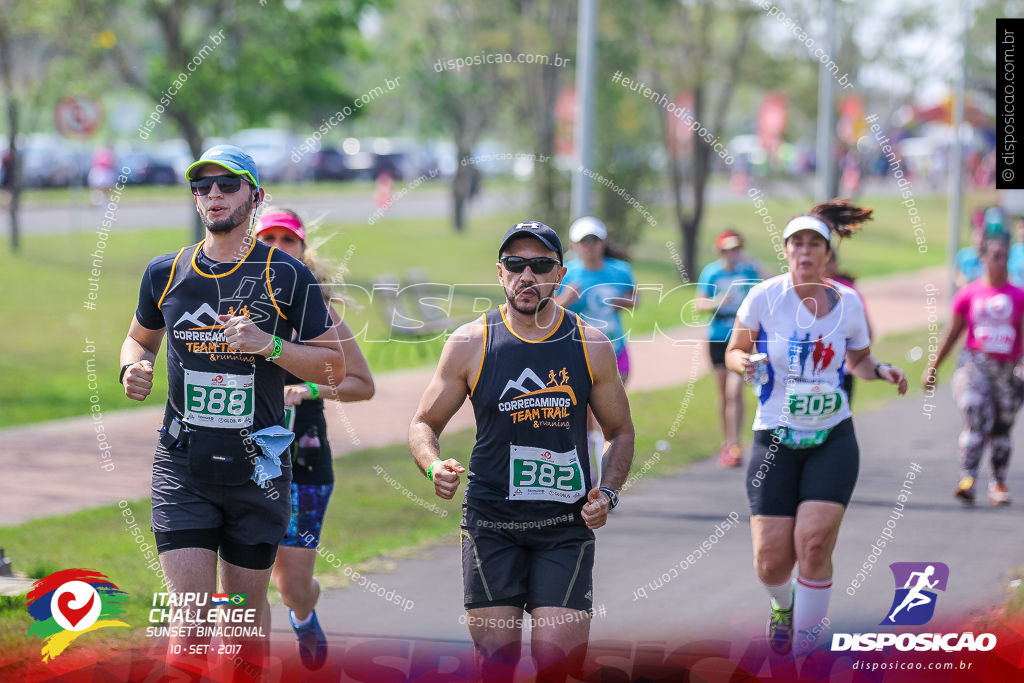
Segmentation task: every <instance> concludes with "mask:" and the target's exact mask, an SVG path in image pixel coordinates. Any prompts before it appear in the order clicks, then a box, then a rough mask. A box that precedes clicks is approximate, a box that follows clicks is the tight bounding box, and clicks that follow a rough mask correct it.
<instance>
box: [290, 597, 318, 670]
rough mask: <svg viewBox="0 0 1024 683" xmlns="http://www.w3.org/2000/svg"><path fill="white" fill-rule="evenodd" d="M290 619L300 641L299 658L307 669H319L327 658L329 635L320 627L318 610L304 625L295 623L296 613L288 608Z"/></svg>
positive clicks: (314, 611)
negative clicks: (317, 616)
mask: <svg viewBox="0 0 1024 683" xmlns="http://www.w3.org/2000/svg"><path fill="white" fill-rule="evenodd" d="M288 621H290V622H291V624H292V630H293V631H295V637H296V638H297V639H298V641H299V659H301V660H302V665H303V666H305V667H306V668H307V669H319V668H320V667H322V666H323V665H324V662H325V661H326V660H327V636H326V635H324V630H323V629H322V628H320V622H319V621H318V620H317V618H316V610H313V613H312V614H310V617H309V623H307V624H305V625H303V626H296V625H295V615H294V614H292V611H291V610H288Z"/></svg>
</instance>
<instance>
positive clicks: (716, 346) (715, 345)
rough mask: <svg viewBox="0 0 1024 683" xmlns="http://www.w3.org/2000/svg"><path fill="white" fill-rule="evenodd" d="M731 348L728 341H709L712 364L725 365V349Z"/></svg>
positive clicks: (715, 365)
mask: <svg viewBox="0 0 1024 683" xmlns="http://www.w3.org/2000/svg"><path fill="white" fill-rule="evenodd" d="M727 348H729V342H728V341H714V340H712V341H709V342H708V355H709V356H711V365H712V366H713V367H716V368H724V367H725V350H726V349H727Z"/></svg>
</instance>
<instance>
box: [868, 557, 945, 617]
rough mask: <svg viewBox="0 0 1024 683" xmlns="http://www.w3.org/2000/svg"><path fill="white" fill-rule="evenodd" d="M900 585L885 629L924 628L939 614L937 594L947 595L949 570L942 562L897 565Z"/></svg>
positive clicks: (894, 568) (893, 567)
mask: <svg viewBox="0 0 1024 683" xmlns="http://www.w3.org/2000/svg"><path fill="white" fill-rule="evenodd" d="M889 569H891V570H892V576H893V580H894V581H895V582H896V595H895V596H893V599H892V605H891V606H890V607H889V612H888V614H887V615H886V617H885V618H884V619H882V622H881V624H880V625H881V626H920V625H921V624H926V623H928V621H929V620H931V618H932V616H933V615H934V614H935V601H936V598H937V595H936V593H935V591H942V592H945V591H946V583H947V582H948V581H949V567H948V566H946V565H945V564H943V563H942V562H893V563H892V564H891V565H889Z"/></svg>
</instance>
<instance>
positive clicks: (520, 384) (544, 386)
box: [498, 368, 576, 405]
mask: <svg viewBox="0 0 1024 683" xmlns="http://www.w3.org/2000/svg"><path fill="white" fill-rule="evenodd" d="M549 374H550V376H551V381H550V382H547V383H545V382H544V381H543V380H542V379H541V378H540V377H538V376H537V373H535V372H534V371H533V370H532V369H530V368H526V369H525V370H523V371H522V372H521V373H520V374H519V378H518V379H515V380H511V379H510V380H509V381H508V382H506V383H505V388H504V389H502V391H501V396H499V397H498V400H499V401H500V400H501V399H503V398H505V394H507V393H508V390H509V389H518V390H519V391H520V392H521V393H519V394H518V395H516V396H514V397H513V398H523V397H524V396H535V395H537V394H549V393H562V394H566V395H567V396H568V397H569V398H570V400H572V404H573V405H576V392H574V391H573V390H572V387H571V386H569V373H568V372H566V371H565V368H562V371H561V372H560V373H556V372H555V371H554V370H552V371H551V372H550V373H549ZM527 380H529V381H530V382H532V383H533V384H534V385H535V386H536V387H537V388H536V389H533V390H531V389H530V387H529V385H528V384H527ZM550 385H553V386H550Z"/></svg>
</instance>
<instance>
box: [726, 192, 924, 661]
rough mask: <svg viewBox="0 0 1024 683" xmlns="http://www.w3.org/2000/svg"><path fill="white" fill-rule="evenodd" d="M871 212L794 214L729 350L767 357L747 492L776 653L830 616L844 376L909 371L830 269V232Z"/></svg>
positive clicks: (838, 203)
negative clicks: (773, 270) (884, 357)
mask: <svg viewBox="0 0 1024 683" xmlns="http://www.w3.org/2000/svg"><path fill="white" fill-rule="evenodd" d="M871 213H872V212H871V209H862V208H860V207H857V206H853V205H851V204H849V203H848V202H847V201H846V200H843V199H834V200H832V201H828V202H825V203H823V204H818V205H817V206H815V207H814V208H813V209H811V211H810V213H809V214H805V215H803V216H797V217H796V218H793V219H792V220H791V221H790V222H789V223H788V224H787V225H786V228H785V230H783V232H782V239H783V243H784V247H785V254H786V260H787V262H788V263H789V272H788V273H786V274H784V275H779V276H777V277H773V278H771V279H769V280H765V281H764V282H761V283H760V284H758V285H756V286H755V287H754V288H753V289H752V290H750V293H748V294H747V297H746V298H745V299H744V300H743V303H742V304H741V305H740V308H739V310H738V311H737V312H736V322H735V324H734V325H733V331H732V337H731V338H730V340H729V347H728V348H727V349H726V353H725V364H726V366H727V367H728V368H729V369H730V370H732V371H733V372H736V373H739V374H741V375H743V376H744V377H745V378H746V379H747V380H748V381H749V380H752V379H753V378H754V376H755V367H754V363H752V362H751V352H752V351H754V349H755V347H756V349H757V352H758V353H761V354H766V355H767V359H763V360H762V361H761V362H759V363H758V364H757V365H758V370H759V372H757V377H758V383H757V385H756V386H755V393H757V397H758V404H757V414H756V415H755V418H754V445H753V446H752V447H751V450H750V464H749V465H748V468H747V498H748V500H749V501H750V533H751V535H752V537H753V545H754V567H755V570H756V571H757V576H758V578H759V579H760V580H761V583H762V584H763V585H764V587H765V590H766V591H767V592H768V595H769V596H770V597H771V616H770V618H769V621H768V628H767V637H768V643H769V646H770V647H771V649H772V650H773V651H775V652H777V653H779V654H786V653H788V652H790V651H792V652H793V655H794V656H802V655H805V654H808V653H809V652H810V651H811V650H812V649H813V648H814V646H815V644H816V643H817V642H818V640H819V638H820V636H821V634H822V633H823V632H824V631H825V630H826V628H827V626H828V623H829V621H828V618H827V616H826V615H827V614H828V604H829V599H830V597H831V589H832V550H833V549H834V548H835V545H836V540H837V539H838V536H839V524H840V522H841V521H842V519H843V514H844V512H845V511H846V506H847V504H848V503H849V502H850V496H851V495H852V494H853V488H854V486H855V484H856V482H857V472H858V467H859V457H860V451H859V449H858V446H857V437H856V435H855V434H854V431H853V421H852V419H851V417H850V407H849V397H848V396H847V395H846V392H845V390H844V389H843V376H844V375H845V373H847V372H850V373H852V374H853V375H854V376H856V377H859V378H861V379H866V380H870V379H881V380H884V381H886V382H890V383H892V384H895V385H897V387H898V391H899V393H900V394H904V393H906V390H907V379H906V377H905V376H904V375H903V371H901V370H900V369H899V368H896V367H893V366H891V365H889V364H888V363H880V362H878V361H877V360H875V358H874V356H872V355H871V348H870V341H869V339H868V325H867V320H866V319H865V317H864V305H863V303H862V302H861V300H860V297H858V296H857V294H856V292H854V291H853V290H852V289H850V288H849V287H846V286H844V285H841V284H839V283H838V282H836V281H834V280H830V279H827V278H825V276H824V273H825V267H826V264H827V263H828V258H829V254H830V252H831V251H832V240H833V239H836V238H839V237H847V236H849V235H850V234H851V233H852V232H853V229H854V228H856V227H858V226H859V225H860V224H861V223H863V222H864V221H867V220H869V219H870V218H871ZM762 363H763V365H762ZM794 565H797V566H798V573H797V579H796V582H795V586H794V584H793V583H792V582H791V578H792V573H793V566H794Z"/></svg>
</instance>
